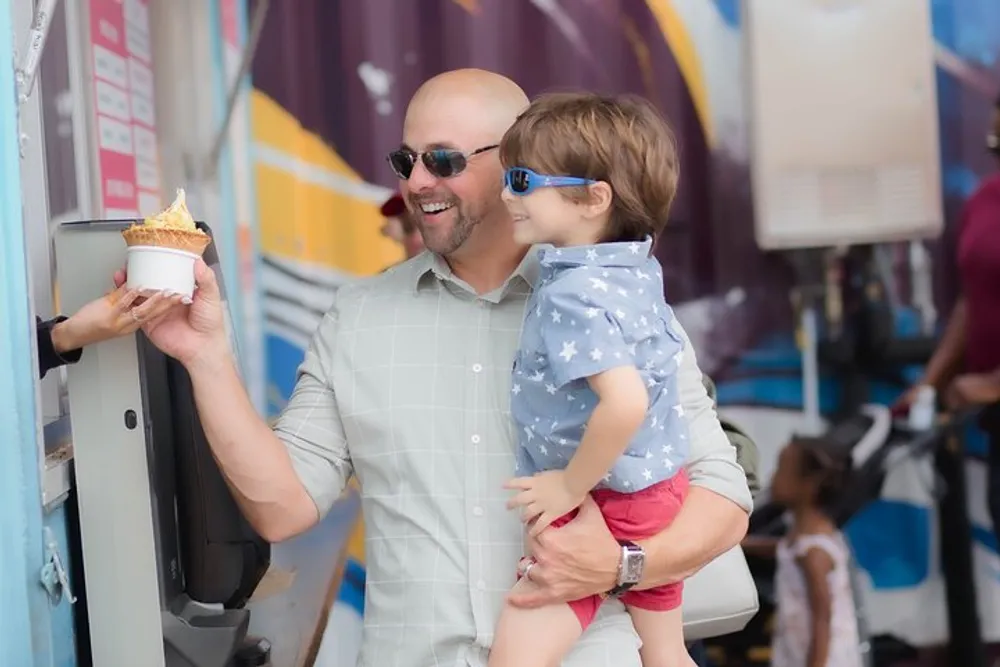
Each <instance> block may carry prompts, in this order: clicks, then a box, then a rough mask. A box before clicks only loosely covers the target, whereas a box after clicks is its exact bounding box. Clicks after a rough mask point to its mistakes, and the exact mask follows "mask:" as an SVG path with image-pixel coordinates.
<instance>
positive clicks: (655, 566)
mask: <svg viewBox="0 0 1000 667" xmlns="http://www.w3.org/2000/svg"><path fill="white" fill-rule="evenodd" d="M748 525H749V517H748V515H747V513H746V511H744V510H743V508H742V507H740V506H739V505H737V504H736V503H734V502H732V501H731V500H729V499H728V498H726V497H724V496H721V495H719V494H717V493H715V492H713V491H709V490H708V489H703V488H699V487H697V486H692V487H691V490H690V491H689V493H688V497H687V498H686V499H685V500H684V506H683V507H682V508H681V511H680V513H678V515H677V517H676V518H675V519H674V521H673V523H672V524H670V526H669V527H668V528H667V529H666V530H664V531H663V532H661V533H660V534H659V535H655V536H653V537H651V538H649V539H648V540H643V541H642V542H641V543H640V544H641V546H642V547H643V549H644V550H645V551H646V568H645V572H644V573H643V577H642V581H641V582H639V585H638V586H637V587H636V588H638V589H646V588H653V587H655V586H662V585H664V584H669V583H674V582H677V581H683V580H684V579H686V578H687V577H690V576H691V575H692V574H694V573H695V572H697V571H698V570H700V569H701V568H702V567H704V566H705V565H707V564H708V563H709V562H711V561H712V560H713V559H715V558H716V557H717V556H719V555H721V554H723V553H725V552H726V551H728V550H729V549H731V548H732V547H734V546H736V545H737V544H739V543H740V540H742V539H743V537H744V535H746V532H747V527H748Z"/></svg>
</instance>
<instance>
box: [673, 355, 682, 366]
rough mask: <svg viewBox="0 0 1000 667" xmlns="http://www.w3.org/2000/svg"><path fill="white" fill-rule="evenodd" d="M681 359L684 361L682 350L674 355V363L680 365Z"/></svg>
mask: <svg viewBox="0 0 1000 667" xmlns="http://www.w3.org/2000/svg"><path fill="white" fill-rule="evenodd" d="M682 361H684V352H678V353H677V354H675V355H674V363H675V364H677V365H678V366H680V365H681V362H682Z"/></svg>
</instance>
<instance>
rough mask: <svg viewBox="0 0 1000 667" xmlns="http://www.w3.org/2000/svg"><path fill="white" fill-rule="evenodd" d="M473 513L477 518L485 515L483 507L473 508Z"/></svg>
mask: <svg viewBox="0 0 1000 667" xmlns="http://www.w3.org/2000/svg"><path fill="white" fill-rule="evenodd" d="M472 513H473V515H475V516H482V515H483V508H482V507H473V508H472Z"/></svg>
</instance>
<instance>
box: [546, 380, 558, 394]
mask: <svg viewBox="0 0 1000 667" xmlns="http://www.w3.org/2000/svg"><path fill="white" fill-rule="evenodd" d="M545 391H547V392H549V393H550V394H552V395H555V393H556V386H555V385H554V384H552V383H551V382H550V383H548V384H546V385H545Z"/></svg>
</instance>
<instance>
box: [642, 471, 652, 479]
mask: <svg viewBox="0 0 1000 667" xmlns="http://www.w3.org/2000/svg"><path fill="white" fill-rule="evenodd" d="M642 478H643V479H645V480H646V481H647V482H648V481H649V480H651V479H653V471H652V470H650V469H649V468H646V469H645V470H643V471H642Z"/></svg>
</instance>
